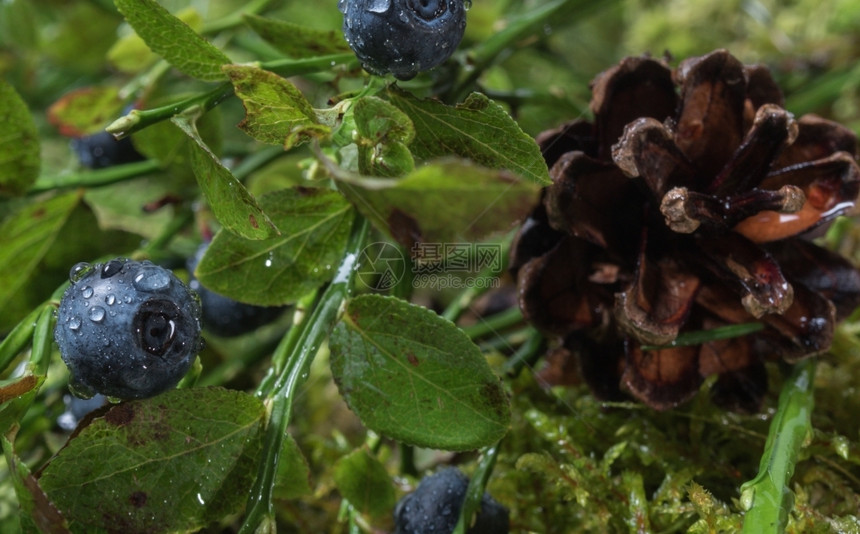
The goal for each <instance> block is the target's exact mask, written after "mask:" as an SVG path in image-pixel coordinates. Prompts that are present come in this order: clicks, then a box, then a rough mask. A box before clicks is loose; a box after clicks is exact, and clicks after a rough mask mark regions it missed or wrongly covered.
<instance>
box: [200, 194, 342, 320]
mask: <svg viewBox="0 0 860 534" xmlns="http://www.w3.org/2000/svg"><path fill="white" fill-rule="evenodd" d="M260 204H261V205H262V206H263V209H265V210H266V213H268V214H269V216H270V217H271V218H272V220H273V221H274V222H275V224H277V225H278V228H280V230H281V235H279V236H277V237H273V238H270V239H263V240H256V241H255V240H248V239H243V238H241V237H239V236H237V235H235V234H232V233H230V232H219V233H218V234H217V235H216V236H215V238H214V239H213V240H212V243H211V244H210V245H209V248H208V249H207V251H206V254H205V255H204V256H203V259H201V260H200V264H199V265H198V266H197V271H196V275H197V278H198V279H199V280H200V283H201V284H203V285H204V286H206V287H207V288H209V289H211V290H213V291H215V292H217V293H221V294H222V295H225V296H227V297H230V298H232V299H234V300H238V301H240V302H246V303H249V304H258V305H262V306H280V305H282V304H289V303H292V302H295V301H296V300H298V299H299V298H301V297H302V296H304V295H306V294H307V293H308V292H309V291H311V290H313V289H314V288H316V287H319V286H320V285H322V284H324V283H325V282H327V281H328V280H331V279H332V277H333V276H334V274H335V270H336V269H337V266H338V264H339V263H340V257H341V254H342V253H343V249H344V247H345V246H346V241H347V238H348V237H349V229H350V227H351V225H352V219H353V216H354V215H353V210H352V207H351V206H350V204H349V202H347V201H346V199H344V198H343V197H342V196H341V195H340V194H339V193H338V192H337V191H331V190H328V189H312V188H305V187H296V188H293V189H284V190H281V191H275V192H272V193H269V194H267V195H263V196H262V197H260Z"/></svg>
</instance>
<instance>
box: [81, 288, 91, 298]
mask: <svg viewBox="0 0 860 534" xmlns="http://www.w3.org/2000/svg"><path fill="white" fill-rule="evenodd" d="M81 295H83V297H84V298H85V299H88V298H90V297H92V296H93V288H92V287H90V286H86V287H84V288H83V289H81Z"/></svg>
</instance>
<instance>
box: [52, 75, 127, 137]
mask: <svg viewBox="0 0 860 534" xmlns="http://www.w3.org/2000/svg"><path fill="white" fill-rule="evenodd" d="M122 105H123V101H122V99H120V97H119V90H118V89H117V88H116V87H85V88H83V89H77V90H74V91H70V92H68V93H66V94H64V95H63V96H62V98H60V99H59V100H57V101H56V102H54V103H53V104H52V105H51V107H50V108H48V120H50V121H51V124H53V125H54V127H55V128H57V129H58V130H59V131H60V133H61V134H62V135H65V136H68V137H81V136H85V135H91V134H94V133H96V132H98V131H100V130H103V129H104V127H105V126H106V125H107V124H109V123H110V122H111V120H112V119H113V118H115V117H116V115H118V114H119V112H120V111H121V110H122Z"/></svg>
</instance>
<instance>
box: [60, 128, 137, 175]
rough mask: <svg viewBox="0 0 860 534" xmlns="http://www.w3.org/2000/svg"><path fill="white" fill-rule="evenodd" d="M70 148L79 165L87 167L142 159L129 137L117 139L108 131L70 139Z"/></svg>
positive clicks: (112, 164)
mask: <svg viewBox="0 0 860 534" xmlns="http://www.w3.org/2000/svg"><path fill="white" fill-rule="evenodd" d="M72 149H73V150H74V151H75V153H76V154H77V155H78V159H79V160H80V161H81V165H83V166H84V167H86V168H88V169H104V168H106V167H112V166H114V165H121V164H123V163H132V162H134V161H140V160H142V159H143V156H141V155H140V153H139V152H138V151H137V150H136V149H135V148H134V145H132V144H131V138H129V137H126V138H123V139H120V140H117V139H116V138H115V137H114V136H113V135H111V134H109V133H108V132H99V133H96V134H93V135H90V136H87V137H79V138H77V139H72Z"/></svg>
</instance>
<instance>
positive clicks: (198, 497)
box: [197, 493, 206, 506]
mask: <svg viewBox="0 0 860 534" xmlns="http://www.w3.org/2000/svg"><path fill="white" fill-rule="evenodd" d="M197 502H199V503H200V504H201V505H203V506H206V501H204V500H203V497H202V496H201V495H200V494H199V493H198V494H197Z"/></svg>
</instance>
